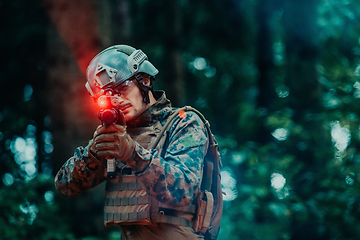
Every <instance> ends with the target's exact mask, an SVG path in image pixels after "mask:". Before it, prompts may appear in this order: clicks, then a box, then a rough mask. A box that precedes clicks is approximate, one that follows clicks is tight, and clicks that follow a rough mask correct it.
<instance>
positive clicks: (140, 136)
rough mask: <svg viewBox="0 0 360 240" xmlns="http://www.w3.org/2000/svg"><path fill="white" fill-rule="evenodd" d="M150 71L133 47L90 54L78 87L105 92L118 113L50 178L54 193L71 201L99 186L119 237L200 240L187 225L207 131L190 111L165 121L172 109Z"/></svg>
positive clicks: (97, 94) (192, 212)
mask: <svg viewBox="0 0 360 240" xmlns="http://www.w3.org/2000/svg"><path fill="white" fill-rule="evenodd" d="M157 73H158V70H157V69H156V68H155V67H154V66H153V65H152V64H151V63H150V62H149V61H148V60H147V56H146V55H145V54H144V53H143V52H142V51H141V50H136V49H135V48H133V47H130V46H127V45H116V46H112V47H109V48H107V49H105V50H104V51H102V52H101V53H99V54H98V55H97V56H95V58H94V59H93V60H92V61H91V62H90V64H89V66H88V69H87V79H88V82H87V83H86V88H87V90H88V91H89V93H90V94H91V95H92V96H93V97H94V98H95V99H99V98H100V97H101V96H103V95H104V94H106V95H107V96H108V99H110V102H111V103H112V104H113V105H114V106H116V107H115V110H116V114H118V115H119V116H116V118H117V120H116V122H115V123H114V124H102V125H100V126H99V127H98V128H97V129H96V131H95V133H94V136H93V139H92V140H90V142H89V144H88V145H87V146H86V147H85V148H83V147H78V148H77V149H76V150H75V154H74V156H73V157H71V158H70V159H69V160H67V161H66V162H65V163H64V165H63V166H62V167H61V169H60V170H59V172H58V173H57V175H56V178H55V184H56V188H57V190H58V191H59V193H60V194H61V195H62V196H64V197H76V196H78V195H79V194H81V193H82V192H84V191H86V190H88V189H90V188H93V187H95V186H97V185H98V184H100V183H102V182H103V181H106V193H105V194H106V199H105V208H104V218H105V219H104V220H105V225H106V226H108V225H112V224H117V225H120V227H121V231H122V234H121V235H122V239H203V236H202V234H199V233H197V232H195V231H194V229H193V227H192V222H193V221H194V215H195V211H196V197H197V196H198V195H199V193H200V186H201V181H202V173H203V165H204V158H205V154H206V153H207V149H208V146H209V139H208V132H207V130H206V127H205V124H204V123H203V121H202V120H201V119H200V117H199V115H198V114H196V113H194V112H192V111H187V112H184V111H182V112H180V114H177V116H175V118H173V120H170V119H169V118H170V116H172V114H173V113H174V111H175V109H174V108H172V107H171V103H170V101H169V100H168V99H167V98H166V96H165V93H164V92H162V91H154V90H153V87H152V82H153V80H154V77H155V75H156V74H157ZM121 117H123V118H124V120H122V119H121ZM170 121H171V123H170V124H169V123H168V124H169V128H168V130H167V131H166V134H164V137H160V135H161V134H163V133H162V132H161V130H162V129H163V128H164V126H165V125H166V123H167V122H170ZM159 139H161V140H160V143H158V141H159ZM110 161H114V162H115V170H114V171H115V172H116V173H115V176H113V177H111V176H110V177H109V174H110V173H111V172H110V171H109V169H107V168H110V167H111V166H108V167H107V164H106V163H109V162H110ZM210 215H211V213H210Z"/></svg>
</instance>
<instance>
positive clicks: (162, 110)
mask: <svg viewBox="0 0 360 240" xmlns="http://www.w3.org/2000/svg"><path fill="white" fill-rule="evenodd" d="M154 97H155V99H156V102H155V103H154V104H153V105H151V106H150V107H149V108H148V109H147V110H145V112H143V113H142V114H141V115H140V116H139V117H138V118H137V119H135V120H134V121H131V122H128V123H127V125H128V127H130V128H135V127H147V126H151V125H153V124H155V123H156V122H157V121H160V123H161V124H162V122H163V120H164V119H166V117H167V116H168V115H169V114H170V112H171V109H172V108H171V102H170V100H169V99H167V98H166V95H165V92H164V91H155V94H154ZM162 125H163V124H162Z"/></svg>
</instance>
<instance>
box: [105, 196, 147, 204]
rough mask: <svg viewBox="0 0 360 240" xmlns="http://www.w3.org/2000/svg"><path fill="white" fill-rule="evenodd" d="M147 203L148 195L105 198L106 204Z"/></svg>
mask: <svg viewBox="0 0 360 240" xmlns="http://www.w3.org/2000/svg"><path fill="white" fill-rule="evenodd" d="M148 203H150V197H149V196H143V197H123V198H107V199H105V205H106V206H129V205H143V204H148Z"/></svg>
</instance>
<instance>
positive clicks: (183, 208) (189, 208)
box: [159, 203, 196, 213]
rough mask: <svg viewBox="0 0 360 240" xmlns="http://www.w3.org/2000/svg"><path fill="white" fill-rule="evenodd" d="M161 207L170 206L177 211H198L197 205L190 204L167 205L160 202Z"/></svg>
mask: <svg viewBox="0 0 360 240" xmlns="http://www.w3.org/2000/svg"><path fill="white" fill-rule="evenodd" d="M159 208H168V209H171V210H175V211H181V212H188V213H196V205H193V204H190V205H188V206H184V207H170V206H169V205H165V204H162V203H159Z"/></svg>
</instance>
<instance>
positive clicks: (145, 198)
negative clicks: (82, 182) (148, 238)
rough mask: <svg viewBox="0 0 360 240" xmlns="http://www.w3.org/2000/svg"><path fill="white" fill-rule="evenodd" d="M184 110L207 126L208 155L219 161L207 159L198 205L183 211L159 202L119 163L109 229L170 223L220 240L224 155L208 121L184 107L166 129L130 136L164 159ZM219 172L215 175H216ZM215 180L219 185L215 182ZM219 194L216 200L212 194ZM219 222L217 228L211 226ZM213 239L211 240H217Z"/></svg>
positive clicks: (108, 203)
mask: <svg viewBox="0 0 360 240" xmlns="http://www.w3.org/2000/svg"><path fill="white" fill-rule="evenodd" d="M181 110H191V111H194V112H196V113H197V114H198V115H199V116H200V118H201V119H202V120H203V122H204V123H205V126H206V129H207V131H208V134H209V139H210V141H209V149H208V152H207V155H209V154H210V155H213V156H215V158H216V161H215V162H213V161H212V160H209V159H211V158H209V157H205V159H204V169H203V177H202V182H201V190H202V192H200V194H199V196H197V199H196V203H195V204H196V205H194V204H189V205H188V206H183V207H173V206H169V205H166V204H163V203H161V202H159V201H157V200H156V199H155V198H154V197H151V196H149V195H148V194H147V192H146V188H145V186H144V185H143V184H142V182H141V181H140V180H139V178H138V176H136V175H135V172H134V171H132V169H131V168H129V167H127V166H126V165H125V164H123V163H121V162H120V161H117V163H116V165H117V168H118V171H117V175H116V178H114V179H108V180H107V182H106V198H105V208H104V222H105V225H106V226H109V225H113V224H122V225H134V224H138V225H155V224H158V223H168V224H174V225H178V226H185V227H193V228H194V230H195V232H199V233H203V234H205V236H206V233H208V231H209V230H212V231H214V232H212V233H210V234H211V235H213V236H215V238H216V236H217V233H218V230H219V224H220V220H221V213H222V195H221V185H220V186H219V182H220V181H219V177H220V171H219V168H218V165H220V155H219V153H218V147H217V143H216V141H215V139H214V136H213V135H212V133H211V131H210V125H209V123H208V121H206V120H205V118H204V117H203V116H202V115H201V113H199V112H198V111H197V110H196V109H193V108H191V107H184V108H182V109H178V110H177V111H174V112H173V114H172V115H171V116H170V117H169V118H168V119H167V122H166V123H165V125H164V126H162V125H161V124H160V122H157V123H156V124H155V125H153V126H150V127H142V128H134V129H128V130H127V132H128V134H129V135H130V136H131V137H132V139H133V140H135V141H136V142H138V143H139V144H140V145H141V146H142V147H144V148H146V149H157V150H158V151H159V156H161V154H162V151H163V148H164V145H165V141H166V137H167V136H166V133H167V130H168V129H169V127H170V126H171V125H170V124H171V123H172V122H173V119H174V118H175V117H176V116H177V115H178V114H179V112H180V111H181ZM214 170H215V171H214ZM213 176H215V177H216V178H215V179H216V181H213ZM210 191H211V192H217V193H218V194H216V195H215V199H214V198H213V195H212V193H211V192H210ZM214 220H215V222H216V225H215V226H211V222H213V221H214ZM215 238H213V237H211V239H215Z"/></svg>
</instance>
